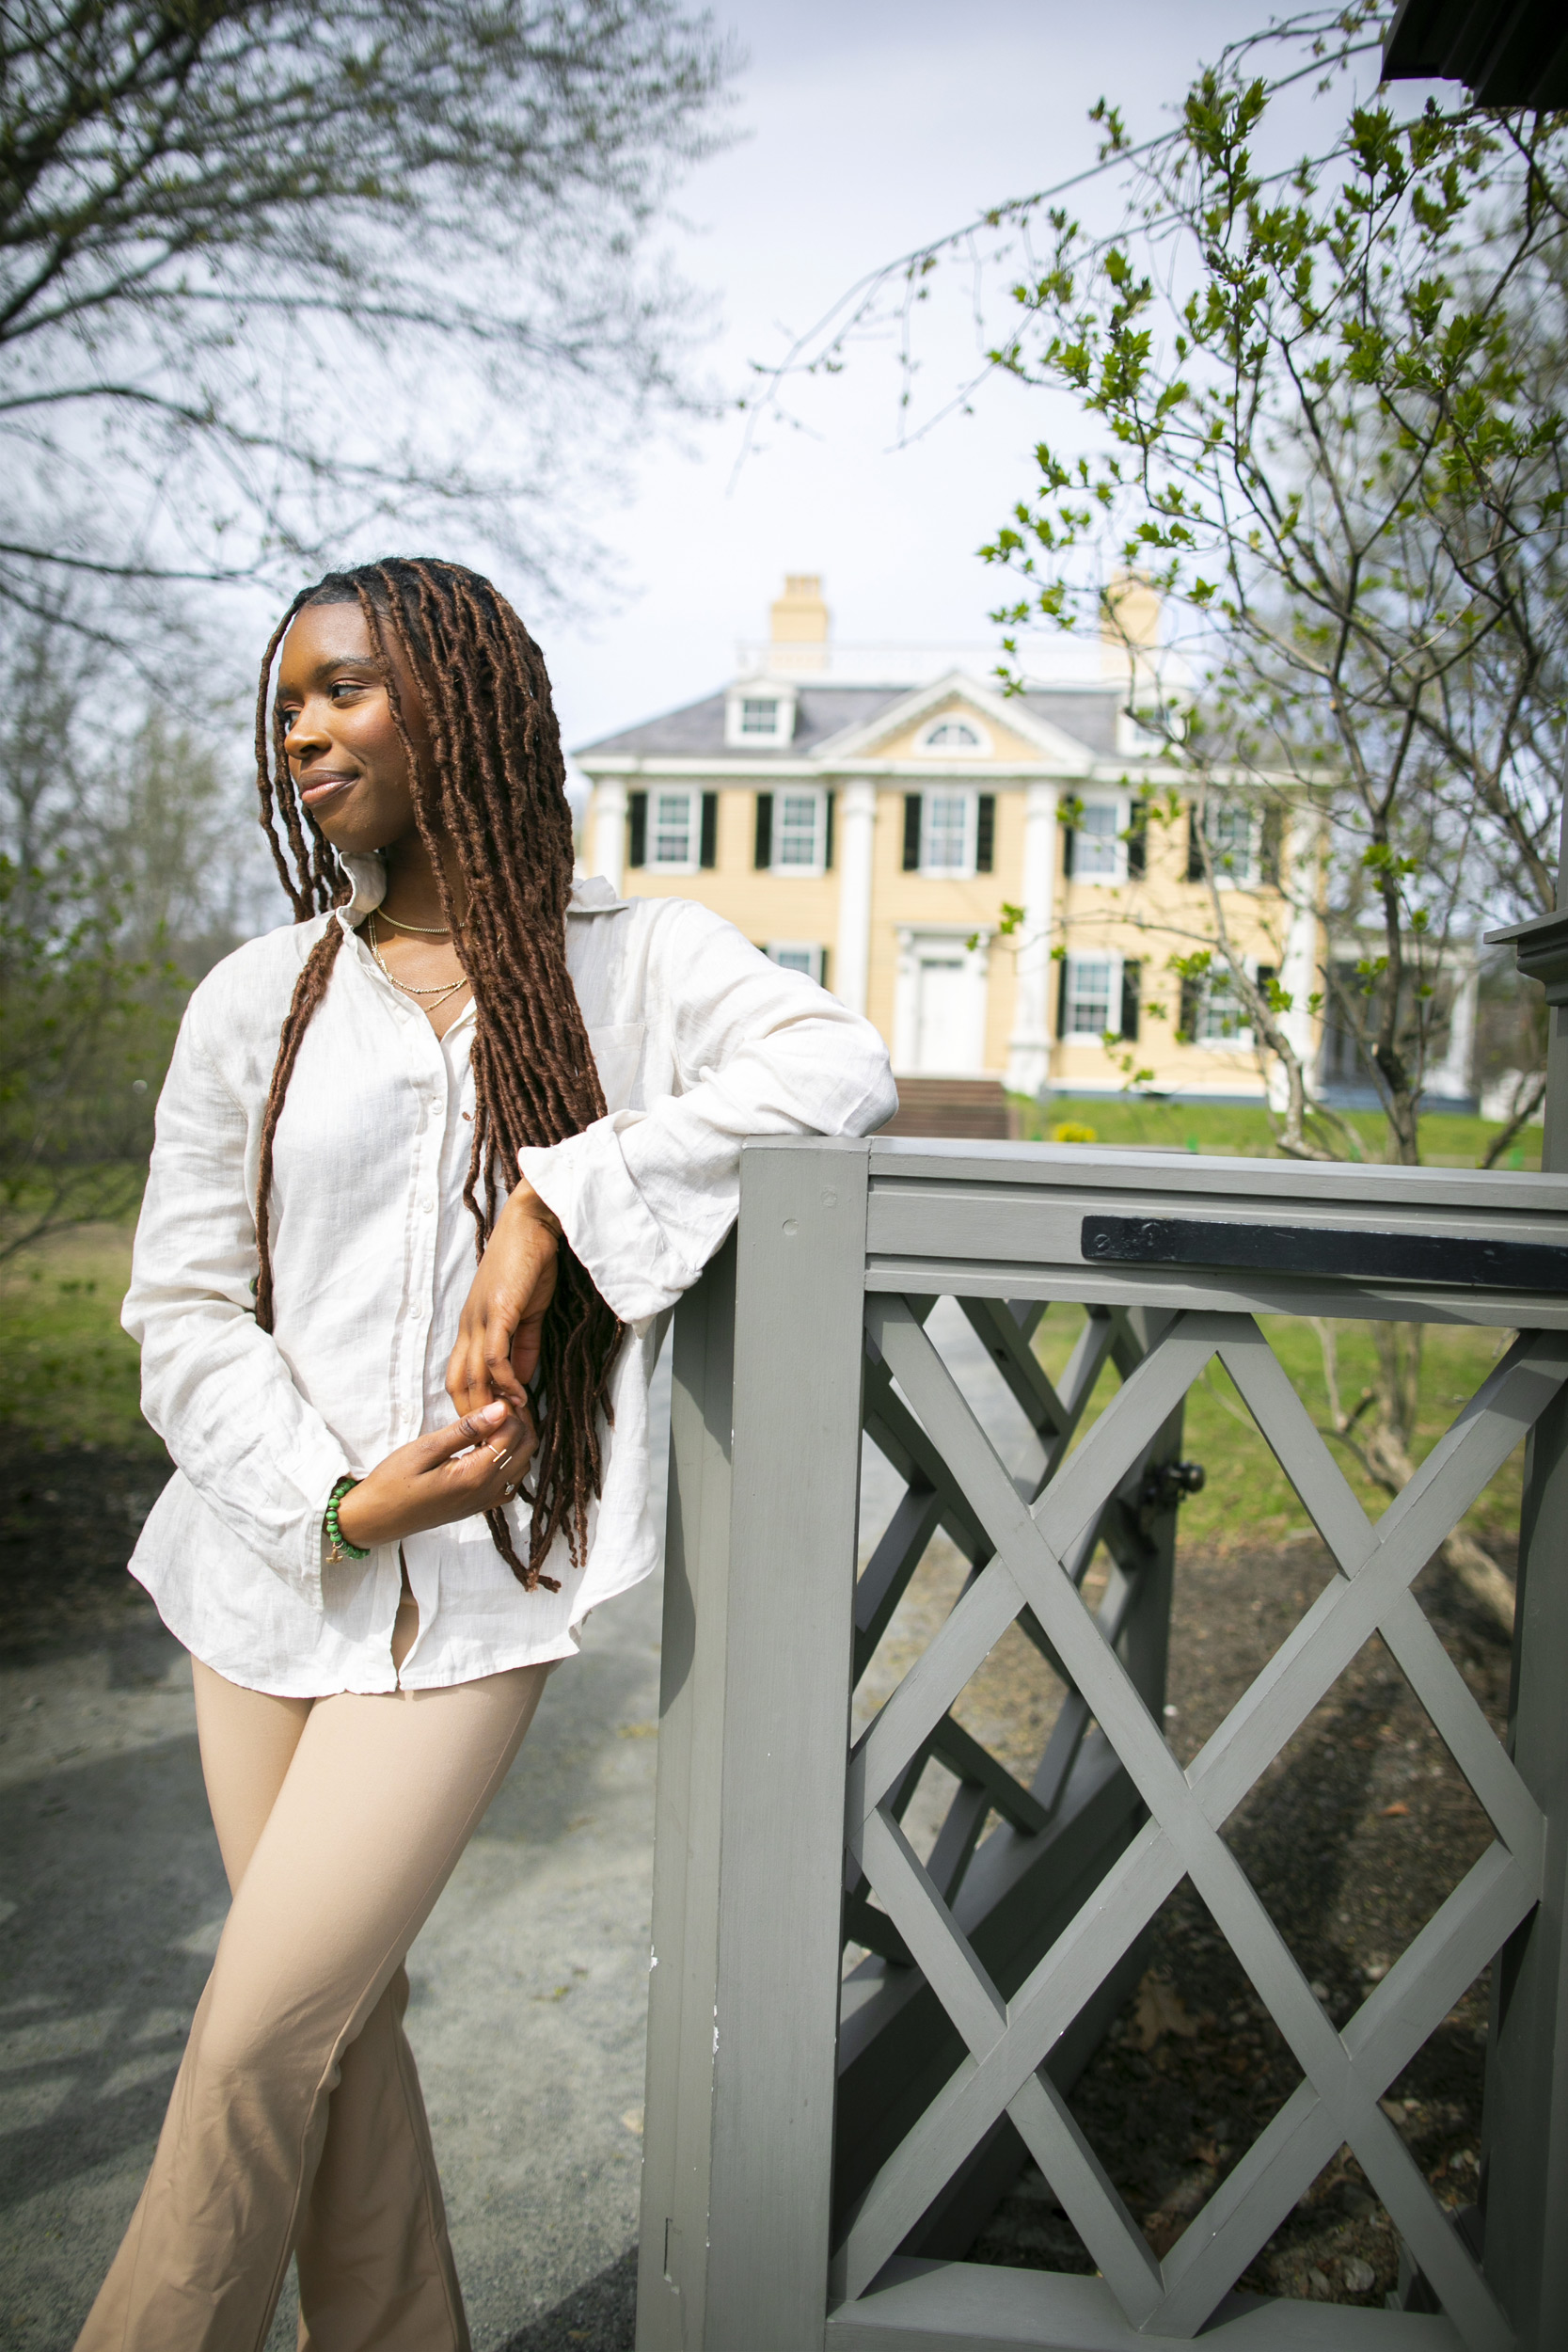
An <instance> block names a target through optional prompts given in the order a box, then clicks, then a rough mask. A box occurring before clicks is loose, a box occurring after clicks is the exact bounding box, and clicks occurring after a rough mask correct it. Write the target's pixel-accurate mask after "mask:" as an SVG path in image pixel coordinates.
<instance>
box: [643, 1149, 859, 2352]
mask: <svg viewBox="0 0 1568 2352" xmlns="http://www.w3.org/2000/svg"><path fill="white" fill-rule="evenodd" d="M867 1158H868V1147H867V1146H866V1145H865V1144H864V1143H855V1142H847V1141H846V1142H838V1141H823V1140H815V1139H814V1140H805V1141H799V1142H797V1141H794V1140H790V1141H788V1142H771V1141H768V1142H759V1143H756V1144H750V1145H748V1146H747V1148H746V1151H745V1153H744V1154H743V1157H742V1164H741V1201H742V1218H741V1225H740V1228H739V1242H738V1247H737V1248H736V1249H735V1250H734V1252H733V1254H732V1258H731V1263H732V1265H733V1285H734V1287H733V1310H732V1309H731V1308H730V1304H729V1297H728V1295H726V1292H725V1281H726V1279H727V1278H726V1277H725V1276H724V1275H723V1274H722V1273H719V1274H718V1276H717V1279H716V1275H715V1274H711V1273H710V1275H709V1276H707V1277H706V1278H705V1281H704V1283H703V1284H702V1285H701V1293H702V1295H701V1296H700V1297H694V1298H693V1300H691V1301H690V1302H689V1303H688V1304H687V1305H686V1306H683V1308H682V1310H681V1313H680V1317H679V1318H678V1319H677V1327H676V1356H675V1404H674V1408H673V1430H672V1454H673V1479H672V1488H671V1528H670V1552H669V1565H668V1568H667V1575H668V1576H669V1579H670V1587H669V1590H668V1593H667V1597H666V1603H665V1613H666V1614H665V1622H666V1647H665V1656H664V1663H663V1675H664V1690H663V1692H662V1694H661V1701H660V1705H661V1728H660V1743H661V1750H662V1753H661V1755H660V1760H659V1821H658V1837H659V1841H660V1888H659V1905H658V1909H657V1911H656V1919H655V1955H654V1957H655V1960H656V1962H657V1963H659V1964H657V1965H656V1966H655V1968H654V1971H653V1979H654V1982H653V1994H652V2005H651V2010H650V2019H649V2053H648V2085H649V2097H648V2115H649V2121H650V2126H651V2127H653V2126H654V2119H655V2117H656V2115H657V2118H658V2122H657V2128H653V2129H651V2137H650V2144H649V2146H648V2149H647V2156H646V2169H645V2173H644V2185H643V2202H642V2233H641V2272H640V2280H639V2298H638V2339H637V2341H638V2352H674V2348H675V2347H677V2346H678V2347H680V2352H805V2347H807V2346H809V2345H817V2344H820V2343H821V2341H822V2331H823V2325H824V2316H825V2311H826V2298H827V2276H828V2232H829V2217H830V2216H829V2205H830V2197H831V2188H832V2131H833V2099H834V2078H835V2053H836V2045H837V2032H838V2000H839V1971H840V1953H841V1941H840V1938H841V1928H840V1915H841V1898H842V1889H843V1847H844V1786H845V1774H846V1769H847V1747H848V1721H849V1687H850V1663H851V1657H852V1634H853V1620H852V1610H853V1602H854V1582H855V1546H856V1531H857V1518H858V1498H859V1484H860V1451H861V1377H862V1371H861V1367H862V1316H863V1299H864V1263H865V1198H866V1164H867ZM726 1342H728V1344H726ZM726 1457H728V1458H727V1459H726ZM672 1842H675V1843H676V1844H677V1845H678V1848H679V1851H680V1854H681V1857H682V1859H681V1862H680V1864H679V1866H678V1867H676V1868H675V1869H672V1868H671V1867H669V1864H668V1860H667V1857H668V1856H669V1853H670V1851H671V1846H672ZM677 1915H678V1916H677ZM661 1935H665V1936H668V1938H669V1939H670V1940H669V1945H668V1949H669V1953H670V1956H671V1959H672V1961H674V1960H675V1958H676V1957H677V1956H678V1959H679V1963H680V1966H679V1981H678V1982H675V1983H670V1984H665V1983H661V1981H660V1972H661V1967H662V1957H661V1955H660V1953H659V1949H658V1947H659V1942H660V1937H661Z"/></svg>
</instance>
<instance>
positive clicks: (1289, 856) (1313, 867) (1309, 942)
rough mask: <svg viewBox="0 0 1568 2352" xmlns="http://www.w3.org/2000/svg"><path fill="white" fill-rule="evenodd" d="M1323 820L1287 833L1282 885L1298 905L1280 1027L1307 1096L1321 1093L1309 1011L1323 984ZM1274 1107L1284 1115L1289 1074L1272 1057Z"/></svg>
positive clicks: (1299, 821) (1288, 942)
mask: <svg viewBox="0 0 1568 2352" xmlns="http://www.w3.org/2000/svg"><path fill="white" fill-rule="evenodd" d="M1317 857H1318V820H1317V818H1314V817H1297V818H1295V819H1294V820H1293V821H1292V822H1291V824H1290V825H1289V826H1287V828H1286V837H1285V844H1284V855H1283V859H1282V865H1283V867H1284V871H1283V874H1282V876H1281V880H1282V881H1283V882H1284V885H1285V888H1286V889H1287V890H1288V891H1290V893H1291V898H1292V900H1293V903H1292V905H1291V909H1290V918H1289V921H1288V923H1287V925H1286V930H1285V950H1284V956H1283V959H1282V961H1281V963H1280V966H1279V985H1280V987H1281V988H1282V989H1284V990H1285V991H1286V992H1287V993H1289V995H1290V997H1291V1009H1290V1011H1289V1012H1286V1013H1281V1014H1280V1016H1279V1025H1280V1027H1281V1028H1282V1029H1283V1030H1284V1032H1285V1037H1286V1041H1287V1042H1288V1043H1289V1045H1290V1046H1291V1050H1292V1051H1293V1052H1294V1053H1295V1054H1296V1055H1297V1056H1298V1057H1299V1058H1300V1061H1301V1065H1302V1069H1303V1071H1304V1073H1305V1074H1306V1078H1307V1093H1308V1094H1311V1093H1313V1092H1314V1091H1315V1089H1316V1078H1317V1073H1316V1071H1315V1069H1314V1067H1313V1032H1314V1030H1315V1028H1316V1026H1317V1023H1316V1021H1315V1019H1314V1017H1313V1015H1312V1013H1311V1011H1310V1009H1309V1002H1310V999H1311V998H1312V996H1313V995H1314V994H1315V993H1317V992H1318V991H1319V990H1321V989H1322V987H1323V977H1322V975H1321V974H1320V972H1319V970H1318V938H1319V931H1320V928H1321V927H1320V924H1319V920H1318V872H1317ZM1268 1086H1269V1103H1270V1106H1271V1108H1272V1109H1274V1110H1275V1111H1283V1110H1284V1108H1285V1105H1286V1101H1287V1088H1286V1082H1285V1073H1284V1071H1283V1070H1282V1069H1281V1068H1280V1066H1279V1064H1278V1063H1277V1062H1276V1061H1275V1060H1274V1059H1273V1058H1272V1057H1271V1059H1270V1063H1269V1072H1268Z"/></svg>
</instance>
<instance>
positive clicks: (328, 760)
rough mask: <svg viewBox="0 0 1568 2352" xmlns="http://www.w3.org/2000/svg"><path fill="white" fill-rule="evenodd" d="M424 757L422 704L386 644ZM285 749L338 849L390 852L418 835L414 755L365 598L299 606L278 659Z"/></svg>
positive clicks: (304, 793)
mask: <svg viewBox="0 0 1568 2352" xmlns="http://www.w3.org/2000/svg"><path fill="white" fill-rule="evenodd" d="M388 659H389V660H391V662H392V665H393V669H394V671H395V673H396V675H397V681H398V690H399V698H400V701H401V703H402V707H403V713H404V720H405V722H406V723H407V726H408V732H409V734H410V736H411V737H412V739H413V742H414V749H415V754H416V756H417V757H418V758H419V759H420V764H421V766H423V765H424V763H425V762H426V761H428V759H429V756H430V747H429V738H428V730H427V728H426V726H425V718H424V708H423V705H422V703H421V702H420V694H419V691H418V689H417V687H416V686H415V683H414V680H413V679H412V678H411V677H410V676H409V675H407V672H406V668H405V665H404V663H403V661H402V660H401V659H400V658H399V656H398V654H397V652H396V650H395V648H390V647H389V648H388ZM277 707H278V709H279V710H280V711H281V712H282V714H283V723H284V728H285V734H284V739H283V748H284V751H285V754H286V755H287V757H288V762H289V772H290V773H291V775H292V776H293V779H294V783H295V785H296V786H297V787H298V790H299V797H300V799H301V800H302V801H303V802H304V803H305V806H306V807H307V808H308V809H309V812H310V814H311V816H312V817H313V818H315V820H316V822H317V824H318V825H319V826H320V827H321V829H322V831H323V833H324V834H325V835H326V837H327V839H328V841H330V842H331V844H332V846H333V848H334V849H336V850H391V849H396V848H397V847H398V845H399V844H400V843H401V842H404V841H410V840H412V839H413V838H414V837H415V836H416V828H415V822H414V796H413V793H412V791H411V790H410V788H409V776H408V755H407V754H406V753H405V752H404V748H403V740H402V738H401V737H400V736H399V734H398V731H397V725H396V723H395V722H394V720H393V717H392V707H391V703H390V701H389V700H388V693H387V689H386V686H385V685H384V684H383V682H382V676H381V665H380V663H379V661H378V660H377V659H376V655H375V648H374V646H373V645H372V642H371V632H370V629H369V628H368V626H367V625H366V621H365V616H364V613H363V612H361V611H360V609H359V607H358V605H357V604H311V605H307V606H306V608H305V610H304V611H303V612H296V613H295V615H294V617H293V621H292V622H291V623H290V626H289V633H288V635H287V636H286V637H285V638H284V640H283V647H282V652H281V655H280V656H279V660H278V664H277Z"/></svg>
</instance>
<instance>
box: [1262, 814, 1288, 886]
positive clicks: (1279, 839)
mask: <svg viewBox="0 0 1568 2352" xmlns="http://www.w3.org/2000/svg"><path fill="white" fill-rule="evenodd" d="M1284 851H1285V811H1284V810H1283V809H1282V808H1266V809H1265V810H1264V811H1263V857H1262V866H1263V880H1264V882H1266V883H1267V885H1268V887H1269V888H1270V889H1271V890H1277V889H1278V888H1279V868H1280V862H1281V859H1282V858H1283V856H1284Z"/></svg>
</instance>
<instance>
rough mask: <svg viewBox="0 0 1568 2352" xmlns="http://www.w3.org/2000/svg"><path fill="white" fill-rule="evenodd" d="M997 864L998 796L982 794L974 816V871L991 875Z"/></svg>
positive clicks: (988, 793)
mask: <svg viewBox="0 0 1568 2352" xmlns="http://www.w3.org/2000/svg"><path fill="white" fill-rule="evenodd" d="M995 864H996V795H995V793H994V792H982V793H981V795H980V805H979V807H978V809H977V810H976V811H975V815H974V871H975V872H976V873H977V874H989V873H990V871H991V869H992V867H993V866H995Z"/></svg>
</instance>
